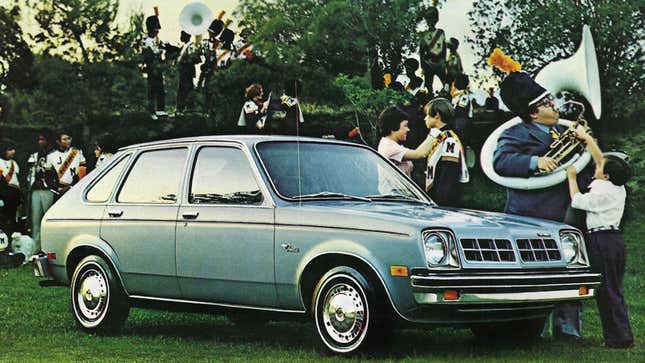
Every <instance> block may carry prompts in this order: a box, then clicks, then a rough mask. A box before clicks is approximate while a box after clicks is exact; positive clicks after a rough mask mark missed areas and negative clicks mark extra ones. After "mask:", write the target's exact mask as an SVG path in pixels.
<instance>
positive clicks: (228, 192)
mask: <svg viewBox="0 0 645 363" xmlns="http://www.w3.org/2000/svg"><path fill="white" fill-rule="evenodd" d="M189 202H190V203H193V204H260V203H262V194H261V193H260V188H259V187H258V183H257V181H256V180H255V178H254V176H253V171H252V169H251V165H250V164H249V160H248V159H247V157H246V156H245V155H244V152H242V150H240V149H237V148H231V147H203V148H201V149H200V150H199V152H198V154H197V158H196V161H195V169H194V171H193V177H192V180H191V185H190V196H189Z"/></svg>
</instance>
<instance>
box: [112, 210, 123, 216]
mask: <svg viewBox="0 0 645 363" xmlns="http://www.w3.org/2000/svg"><path fill="white" fill-rule="evenodd" d="M108 215H109V216H110V217H121V216H122V215H123V211H122V210H111V211H108Z"/></svg>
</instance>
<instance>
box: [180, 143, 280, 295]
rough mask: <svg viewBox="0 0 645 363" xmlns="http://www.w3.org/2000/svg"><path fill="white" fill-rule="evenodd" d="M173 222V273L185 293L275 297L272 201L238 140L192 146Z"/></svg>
mask: <svg viewBox="0 0 645 363" xmlns="http://www.w3.org/2000/svg"><path fill="white" fill-rule="evenodd" d="M191 164H192V165H193V170H192V173H191V175H190V179H189V180H188V182H187V185H186V190H185V195H186V198H184V203H182V205H181V207H180V211H179V216H178V219H179V223H178V225H177V276H178V279H179V285H180V287H181V291H182V293H183V294H184V298H185V299H189V300H199V301H209V302H218V303H228V304H236V305H251V306H274V305H275V303H276V292H275V285H274V283H275V276H274V256H273V233H274V231H273V220H274V208H273V203H272V202H271V201H270V200H269V199H267V195H268V194H267V192H266V189H265V188H264V187H263V186H262V184H261V183H260V182H259V181H260V178H259V177H258V174H257V169H256V168H255V167H254V165H252V164H251V160H250V158H249V155H247V154H246V152H245V150H243V149H242V148H241V147H240V146H236V145H235V144H230V145H222V144H219V145H212V144H211V145H202V146H201V147H199V148H197V149H196V150H195V155H194V160H193V162H192V163H191Z"/></svg>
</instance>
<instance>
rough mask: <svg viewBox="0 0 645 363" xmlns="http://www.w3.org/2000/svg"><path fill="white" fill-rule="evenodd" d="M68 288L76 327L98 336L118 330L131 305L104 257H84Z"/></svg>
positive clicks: (75, 270)
mask: <svg viewBox="0 0 645 363" xmlns="http://www.w3.org/2000/svg"><path fill="white" fill-rule="evenodd" d="M70 290H71V308H72V314H73V315H74V319H75V320H76V324H77V325H78V327H79V328H81V329H82V330H84V331H86V332H88V333H96V334H101V335H110V334H115V333H118V332H119V331H120V330H121V328H122V327H123V324H124V323H125V320H126V319H127V318H128V313H129V312H130V306H129V304H128V299H127V296H126V295H125V292H124V291H123V288H122V287H121V284H120V282H119V280H118V279H117V278H116V274H115V273H114V271H113V270H112V268H111V267H110V265H108V263H107V262H105V260H104V259H103V258H101V257H100V256H96V255H90V256H87V257H85V258H83V260H81V262H79V264H78V265H77V266H76V268H75V269H74V274H73V276H72V281H71V289H70Z"/></svg>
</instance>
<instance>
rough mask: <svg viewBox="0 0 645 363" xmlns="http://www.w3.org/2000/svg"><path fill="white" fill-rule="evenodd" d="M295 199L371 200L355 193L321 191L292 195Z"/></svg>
mask: <svg viewBox="0 0 645 363" xmlns="http://www.w3.org/2000/svg"><path fill="white" fill-rule="evenodd" d="M291 198H293V199H338V198H340V199H347V200H360V201H361V202H371V200H370V199H369V198H364V197H357V196H355V195H350V194H343V193H334V192H320V193H314V194H301V195H295V196H293V197H291Z"/></svg>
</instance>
